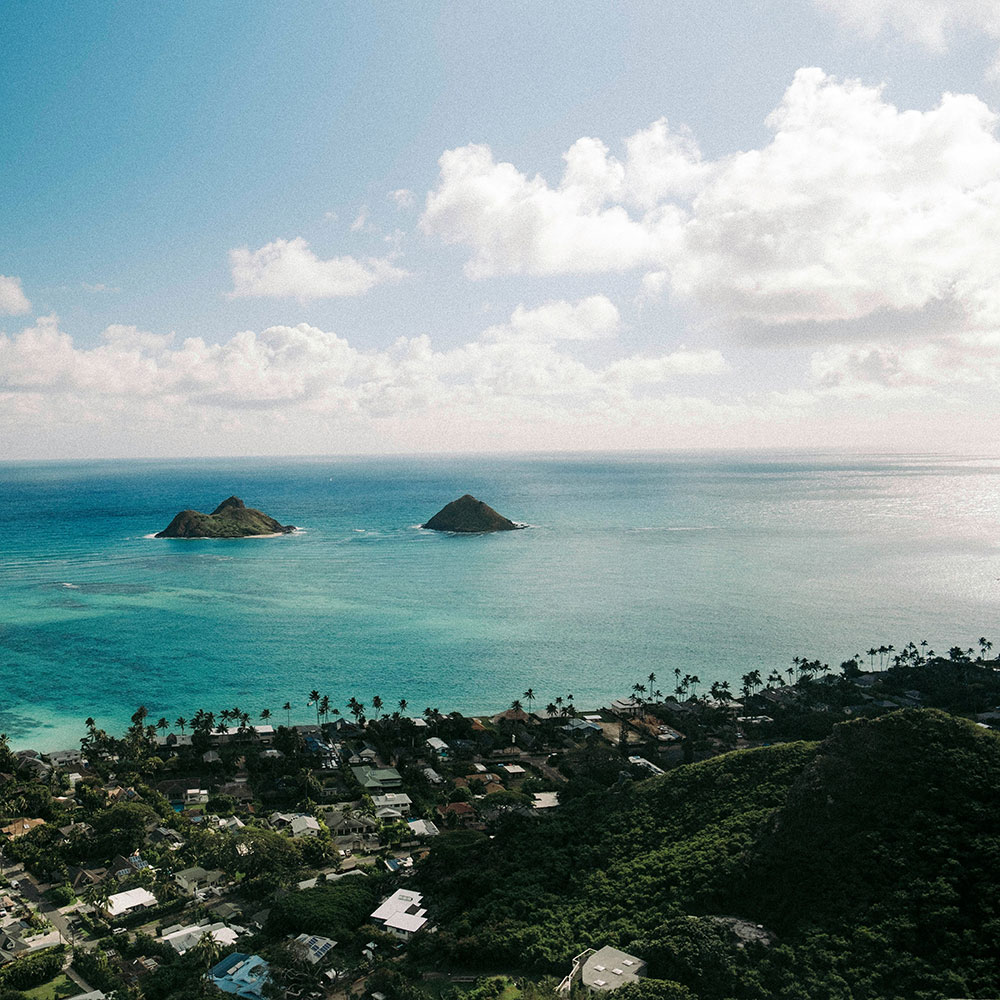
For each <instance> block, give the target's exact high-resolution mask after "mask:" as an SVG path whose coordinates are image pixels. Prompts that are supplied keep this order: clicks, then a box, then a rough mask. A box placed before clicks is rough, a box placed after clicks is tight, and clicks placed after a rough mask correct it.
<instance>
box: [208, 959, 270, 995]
mask: <svg viewBox="0 0 1000 1000" xmlns="http://www.w3.org/2000/svg"><path fill="white" fill-rule="evenodd" d="M268 970H269V966H268V964H267V962H265V961H264V959H262V958H261V957H260V955H245V954H244V953H243V952H240V951H236V952H233V954H232V955H228V956H227V957H226V958H224V959H223V960H222V961H221V962H219V963H218V964H217V965H213V966H212V968H211V969H209V970H208V978H209V979H211V980H212V982H213V983H215V985H216V986H218V988H219V989H220V990H222V992H223V993H231V994H233V995H234V996H238V997H243V998H244V1000H264V987H265V985H266V984H267V980H268V975H267V974H268Z"/></svg>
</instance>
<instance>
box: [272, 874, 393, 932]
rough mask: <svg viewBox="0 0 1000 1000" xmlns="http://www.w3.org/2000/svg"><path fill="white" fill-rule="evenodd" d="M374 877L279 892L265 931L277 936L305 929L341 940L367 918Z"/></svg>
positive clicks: (374, 899) (372, 905)
mask: <svg viewBox="0 0 1000 1000" xmlns="http://www.w3.org/2000/svg"><path fill="white" fill-rule="evenodd" d="M375 881H376V880H375V879H368V878H347V879H342V880H341V881H339V882H335V883H334V884H332V885H318V886H316V887H315V888H314V889H303V890H302V891H301V892H289V893H286V894H285V895H283V896H279V897H278V898H277V899H276V900H275V903H274V906H273V907H272V908H271V914H270V917H269V918H268V927H267V929H268V932H269V933H271V934H274V935H275V936H277V935H280V934H299V933H301V932H302V931H307V932H308V933H310V934H322V935H324V936H325V937H331V938H334V939H335V940H337V941H344V940H345V939H348V938H350V937H351V936H352V935H353V934H354V932H355V931H356V930H357V929H358V928H359V927H360V926H361V925H362V924H364V923H365V922H366V921H367V919H368V914H370V913H371V911H372V910H373V909H374V908H375V905H376V902H377V890H376V888H375V886H374V883H375Z"/></svg>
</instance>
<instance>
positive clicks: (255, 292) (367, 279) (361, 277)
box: [229, 237, 407, 299]
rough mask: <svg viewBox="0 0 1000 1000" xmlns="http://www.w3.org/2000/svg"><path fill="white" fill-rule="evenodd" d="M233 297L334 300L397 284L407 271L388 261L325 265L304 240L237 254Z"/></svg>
mask: <svg viewBox="0 0 1000 1000" xmlns="http://www.w3.org/2000/svg"><path fill="white" fill-rule="evenodd" d="M229 262H230V266H231V269H232V275H233V290H232V292H231V293H230V297H232V298H243V297H253V298H259V297H276V298H277V297H295V298H299V299H328V298H337V297H339V296H354V295H363V294H364V293H365V292H367V291H369V290H370V289H372V288H374V287H375V286H376V285H379V284H383V283H384V282H387V281H397V280H399V279H401V278H404V277H406V276H407V272H406V271H404V270H402V269H400V268H397V267H395V266H394V265H393V264H392V263H391V262H390V261H389V260H387V259H385V258H370V259H367V260H363V261H360V260H356V259H355V258H354V257H334V258H332V259H331V260H320V259H319V258H318V257H317V256H316V255H315V254H314V253H313V252H312V251H311V250H310V249H309V244H308V243H306V241H305V240H304V239H302V238H301V237H299V238H297V239H294V240H281V239H279V240H275V241H274V242H273V243H268V244H267V245H266V246H263V247H261V248H260V249H259V250H255V251H253V252H251V251H250V250H249V249H248V248H246V247H243V248H242V249H237V250H231V251H230V253H229Z"/></svg>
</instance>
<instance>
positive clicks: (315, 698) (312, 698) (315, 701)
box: [307, 688, 319, 726]
mask: <svg viewBox="0 0 1000 1000" xmlns="http://www.w3.org/2000/svg"><path fill="white" fill-rule="evenodd" d="M307 704H309V705H315V706H316V725H317V726H318V725H319V691H317V690H316V689H315V688H314V689H313V690H312V691H310V692H309V701H308V702H307Z"/></svg>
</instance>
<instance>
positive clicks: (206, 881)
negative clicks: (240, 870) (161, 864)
mask: <svg viewBox="0 0 1000 1000" xmlns="http://www.w3.org/2000/svg"><path fill="white" fill-rule="evenodd" d="M225 877H226V873H225V872H224V871H221V870H219V869H213V870H212V871H206V870H205V869H204V868H198V867H195V868H185V869H184V870H183V871H180V872H177V873H176V874H175V875H174V881H175V882H176V883H177V884H178V885H179V886H180V887H181V889H183V890H184V892H187V893H191V894H194V893H195V892H197V891H198V890H199V889H205V888H207V887H208V886H212V885H218V883H219V882H221V881H222V880H223V879H224V878H225Z"/></svg>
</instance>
